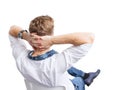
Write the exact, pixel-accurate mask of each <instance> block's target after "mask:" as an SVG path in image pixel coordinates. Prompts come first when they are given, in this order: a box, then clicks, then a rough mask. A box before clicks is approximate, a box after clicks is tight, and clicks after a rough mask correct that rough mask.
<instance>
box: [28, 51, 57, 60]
mask: <svg viewBox="0 0 120 90" xmlns="http://www.w3.org/2000/svg"><path fill="white" fill-rule="evenodd" d="M33 52H34V51H30V52H29V53H28V58H29V59H31V60H35V61H40V60H44V59H46V58H48V57H51V56H52V55H54V54H57V52H56V51H55V50H50V51H48V52H46V53H45V54H42V55H38V56H32V54H33Z"/></svg>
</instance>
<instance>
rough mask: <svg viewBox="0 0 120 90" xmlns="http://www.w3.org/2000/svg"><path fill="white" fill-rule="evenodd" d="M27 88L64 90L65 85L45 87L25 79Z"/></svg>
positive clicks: (29, 89)
mask: <svg viewBox="0 0 120 90" xmlns="http://www.w3.org/2000/svg"><path fill="white" fill-rule="evenodd" d="M25 85H26V88H27V90H65V87H62V86H59V87H46V86H43V85H36V84H34V83H32V82H30V81H28V80H25Z"/></svg>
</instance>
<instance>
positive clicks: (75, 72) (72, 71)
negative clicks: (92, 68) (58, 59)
mask: <svg viewBox="0 0 120 90" xmlns="http://www.w3.org/2000/svg"><path fill="white" fill-rule="evenodd" d="M67 71H68V73H69V74H70V75H72V76H74V77H84V75H85V72H83V71H82V70H79V69H76V68H74V67H71V68H70V69H68V70H67Z"/></svg>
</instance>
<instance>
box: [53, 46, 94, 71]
mask: <svg viewBox="0 0 120 90" xmlns="http://www.w3.org/2000/svg"><path fill="white" fill-rule="evenodd" d="M91 46H92V44H82V45H80V46H71V47H69V48H67V49H66V50H64V51H63V52H62V53H60V54H57V55H56V58H55V59H56V63H57V64H56V67H57V69H58V72H62V73H63V72H65V71H66V70H68V69H69V68H70V67H71V66H72V65H73V64H74V63H76V62H77V61H79V60H80V59H81V58H82V57H84V56H85V55H86V54H87V53H88V51H89V49H90V48H91Z"/></svg>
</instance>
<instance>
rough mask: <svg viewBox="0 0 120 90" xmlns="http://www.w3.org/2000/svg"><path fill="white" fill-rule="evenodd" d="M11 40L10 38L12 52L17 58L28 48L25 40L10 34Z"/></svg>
mask: <svg viewBox="0 0 120 90" xmlns="http://www.w3.org/2000/svg"><path fill="white" fill-rule="evenodd" d="M9 40H10V44H11V47H12V54H13V56H14V58H15V59H17V58H18V56H19V55H20V54H21V53H22V52H23V51H24V50H26V45H25V43H24V42H23V40H21V39H19V38H15V37H13V36H11V35H9Z"/></svg>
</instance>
